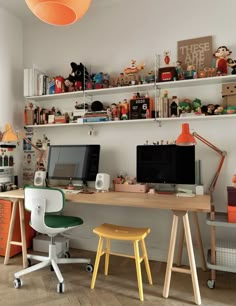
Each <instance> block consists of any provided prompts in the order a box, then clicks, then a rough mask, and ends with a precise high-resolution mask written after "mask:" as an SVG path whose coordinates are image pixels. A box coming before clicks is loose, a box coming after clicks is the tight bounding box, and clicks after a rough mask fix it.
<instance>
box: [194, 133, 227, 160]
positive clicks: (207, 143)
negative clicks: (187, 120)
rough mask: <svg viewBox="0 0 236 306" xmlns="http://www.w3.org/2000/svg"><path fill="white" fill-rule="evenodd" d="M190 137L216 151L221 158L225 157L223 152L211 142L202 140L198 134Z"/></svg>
mask: <svg viewBox="0 0 236 306" xmlns="http://www.w3.org/2000/svg"><path fill="white" fill-rule="evenodd" d="M192 135H193V136H194V137H195V138H197V139H199V140H200V141H201V142H203V143H204V144H206V145H207V146H208V147H210V148H212V149H213V150H214V151H216V152H217V153H219V154H220V155H221V156H223V155H226V152H225V151H221V150H220V149H219V148H217V147H216V146H214V145H213V144H212V143H211V142H209V141H208V140H206V139H205V138H203V137H202V136H200V135H199V134H198V133H196V132H193V133H192Z"/></svg>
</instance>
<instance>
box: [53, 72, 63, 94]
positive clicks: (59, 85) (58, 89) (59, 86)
mask: <svg viewBox="0 0 236 306" xmlns="http://www.w3.org/2000/svg"><path fill="white" fill-rule="evenodd" d="M64 91H65V88H64V78H63V77H62V76H57V77H55V93H56V94H57V93H62V92H64Z"/></svg>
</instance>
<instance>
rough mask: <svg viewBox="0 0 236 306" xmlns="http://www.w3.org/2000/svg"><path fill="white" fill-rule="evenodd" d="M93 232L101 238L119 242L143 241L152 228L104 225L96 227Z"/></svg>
mask: <svg viewBox="0 0 236 306" xmlns="http://www.w3.org/2000/svg"><path fill="white" fill-rule="evenodd" d="M93 232H94V233H95V234H97V235H99V236H101V237H105V238H110V239H117V240H141V239H144V238H145V237H146V236H147V235H148V234H149V233H150V228H147V227H145V228H135V227H128V226H121V225H114V224H108V223H104V224H102V225H100V226H98V227H95V228H94V230H93Z"/></svg>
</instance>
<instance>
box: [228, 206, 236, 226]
mask: <svg viewBox="0 0 236 306" xmlns="http://www.w3.org/2000/svg"><path fill="white" fill-rule="evenodd" d="M228 222H230V223H236V206H231V205H228Z"/></svg>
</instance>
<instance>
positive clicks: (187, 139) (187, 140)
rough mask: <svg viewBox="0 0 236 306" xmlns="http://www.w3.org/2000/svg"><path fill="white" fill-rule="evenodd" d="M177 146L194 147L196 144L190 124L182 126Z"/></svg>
mask: <svg viewBox="0 0 236 306" xmlns="http://www.w3.org/2000/svg"><path fill="white" fill-rule="evenodd" d="M176 144H177V145H179V146H192V145H195V144H196V140H195V138H194V136H193V135H192V134H191V133H190V131H189V124H188V123H183V124H182V133H181V134H180V135H179V137H178V138H177V140H176Z"/></svg>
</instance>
